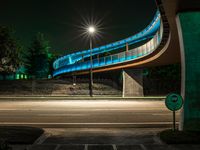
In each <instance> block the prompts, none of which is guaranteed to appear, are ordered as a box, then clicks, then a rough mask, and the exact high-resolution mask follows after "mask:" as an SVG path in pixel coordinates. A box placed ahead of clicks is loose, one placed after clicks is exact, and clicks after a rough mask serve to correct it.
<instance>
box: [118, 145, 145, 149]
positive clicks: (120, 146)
mask: <svg viewBox="0 0 200 150" xmlns="http://www.w3.org/2000/svg"><path fill="white" fill-rule="evenodd" d="M116 147H117V150H143V149H142V147H141V146H140V145H116Z"/></svg>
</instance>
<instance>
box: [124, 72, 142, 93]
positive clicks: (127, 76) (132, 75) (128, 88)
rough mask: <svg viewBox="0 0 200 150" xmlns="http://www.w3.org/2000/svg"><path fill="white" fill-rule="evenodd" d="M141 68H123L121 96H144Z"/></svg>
mask: <svg viewBox="0 0 200 150" xmlns="http://www.w3.org/2000/svg"><path fill="white" fill-rule="evenodd" d="M142 73H143V72H142V69H124V70H123V92H122V96H123V97H132V96H144V94H143V76H142Z"/></svg>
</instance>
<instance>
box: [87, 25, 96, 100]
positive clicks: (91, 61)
mask: <svg viewBox="0 0 200 150" xmlns="http://www.w3.org/2000/svg"><path fill="white" fill-rule="evenodd" d="M95 31H96V29H95V27H94V26H90V27H88V33H89V36H90V83H89V90H90V96H91V97H92V96H93V72H92V67H93V66H92V64H93V60H92V36H93V35H94V33H95Z"/></svg>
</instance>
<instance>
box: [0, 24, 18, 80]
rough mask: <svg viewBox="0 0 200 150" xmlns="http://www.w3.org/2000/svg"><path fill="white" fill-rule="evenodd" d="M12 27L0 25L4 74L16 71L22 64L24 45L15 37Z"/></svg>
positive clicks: (0, 62) (0, 60)
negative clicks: (21, 52) (21, 55)
mask: <svg viewBox="0 0 200 150" xmlns="http://www.w3.org/2000/svg"><path fill="white" fill-rule="evenodd" d="M12 34H13V32H12V31H11V29H9V28H8V27H5V26H0V74H1V75H3V76H4V78H5V76H6V75H7V74H11V73H15V72H16V70H17V69H18V67H19V65H20V51H21V50H22V47H21V46H20V45H19V43H18V41H17V40H16V39H15V38H14V37H13V35H12Z"/></svg>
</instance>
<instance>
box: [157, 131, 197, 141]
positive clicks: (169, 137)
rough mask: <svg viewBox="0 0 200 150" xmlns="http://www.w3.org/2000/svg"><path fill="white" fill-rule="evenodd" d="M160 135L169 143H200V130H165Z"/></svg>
mask: <svg viewBox="0 0 200 150" xmlns="http://www.w3.org/2000/svg"><path fill="white" fill-rule="evenodd" d="M159 136H160V139H161V140H162V141H163V142H165V143H167V144H200V132H192V131H177V130H176V131H172V130H164V131H162V132H161V133H159Z"/></svg>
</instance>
